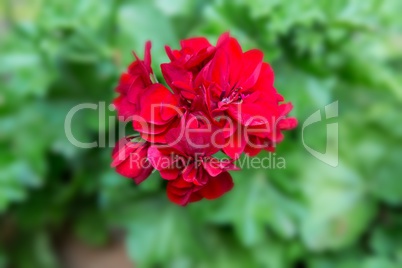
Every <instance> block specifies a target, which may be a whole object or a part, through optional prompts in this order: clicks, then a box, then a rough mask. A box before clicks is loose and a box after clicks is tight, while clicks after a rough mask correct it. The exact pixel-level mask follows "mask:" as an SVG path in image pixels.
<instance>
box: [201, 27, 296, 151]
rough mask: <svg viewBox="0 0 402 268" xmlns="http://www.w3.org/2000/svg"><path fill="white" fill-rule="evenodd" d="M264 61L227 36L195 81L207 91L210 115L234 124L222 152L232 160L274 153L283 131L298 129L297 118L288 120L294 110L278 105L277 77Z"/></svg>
mask: <svg viewBox="0 0 402 268" xmlns="http://www.w3.org/2000/svg"><path fill="white" fill-rule="evenodd" d="M262 60H263V53H262V52H261V51H260V50H257V49H252V50H249V51H247V52H243V51H242V49H241V47H240V45H239V43H238V42H237V40H236V39H234V38H232V37H229V35H225V34H224V35H223V36H221V38H220V45H219V47H218V48H217V51H216V53H215V55H214V57H213V59H212V60H211V62H210V63H209V64H208V65H206V67H205V68H204V69H203V70H202V73H201V74H200V75H199V77H198V78H197V81H196V85H195V86H196V87H201V88H205V92H206V98H205V101H206V103H207V106H208V109H209V112H210V114H211V115H212V116H213V117H219V116H227V117H229V118H231V119H232V120H233V122H234V123H235V124H234V128H235V129H236V131H233V130H232V131H231V132H228V134H229V135H228V136H227V137H226V138H227V144H228V145H227V146H226V147H225V148H224V149H223V150H224V152H225V153H227V154H228V155H229V156H230V157H232V158H237V157H239V156H240V154H241V153H242V152H243V151H246V152H247V153H250V154H253V155H254V154H256V153H258V152H259V151H260V150H261V149H262V148H264V149H267V150H272V149H273V148H274V147H273V146H274V145H275V144H276V143H278V142H280V141H281V140H282V139H283V137H282V133H281V130H284V129H291V128H294V127H295V126H296V125H297V121H296V119H295V118H286V115H287V113H288V112H289V111H290V110H291V107H292V106H291V104H279V103H280V102H282V101H283V97H282V96H281V95H279V94H278V93H277V91H276V89H275V88H274V86H273V83H274V73H273V71H272V68H271V67H270V65H269V64H267V63H263V62H262ZM232 134H233V135H232ZM252 141H258V144H259V146H257V147H259V148H255V147H256V146H255V145H256V143H254V144H253V148H250V146H247V145H250V143H251V142H252ZM256 149H257V150H256Z"/></svg>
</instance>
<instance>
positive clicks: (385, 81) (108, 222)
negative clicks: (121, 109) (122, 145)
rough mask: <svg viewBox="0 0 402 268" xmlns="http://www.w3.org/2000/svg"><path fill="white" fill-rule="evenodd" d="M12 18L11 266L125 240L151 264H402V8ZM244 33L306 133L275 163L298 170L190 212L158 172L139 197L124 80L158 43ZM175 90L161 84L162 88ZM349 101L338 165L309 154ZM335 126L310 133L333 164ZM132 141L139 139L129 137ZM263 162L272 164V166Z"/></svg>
mask: <svg viewBox="0 0 402 268" xmlns="http://www.w3.org/2000/svg"><path fill="white" fill-rule="evenodd" d="M3 2H4V4H3V5H2V6H0V11H1V13H2V14H4V16H3V17H0V34H1V42H0V52H1V53H0V88H1V90H0V151H1V154H0V213H1V217H0V243H1V246H0V267H7V266H13V267H21V268H24V267H58V266H60V264H59V263H58V261H57V257H56V256H57V250H56V248H55V247H54V246H53V240H54V239H55V238H57V237H58V236H59V235H60V234H66V233H67V234H69V233H73V234H74V235H75V236H77V237H79V238H80V239H81V240H83V241H85V242H86V243H87V244H90V245H92V246H102V245H104V244H105V243H107V241H108V239H109V237H110V234H111V233H113V232H114V231H115V230H116V229H117V230H123V231H124V234H125V239H126V248H127V251H128V254H129V256H130V258H131V259H132V260H133V262H134V263H135V265H136V267H155V265H159V266H160V267H279V268H281V267H284V268H285V267H313V268H332V267H334V268H335V267H337V268H338V267H340V268H349V267H350V268H355V267H363V268H378V267H381V268H388V267H389V268H394V267H395V268H396V267H401V266H402V244H401V241H402V238H401V230H402V217H401V215H400V212H401V206H402V183H401V182H400V175H401V174H402V170H401V165H400V161H401V158H402V153H401V152H402V150H401V142H402V124H401V123H402V122H401V119H400V114H401V113H402V105H401V102H402V87H401V85H402V79H401V76H400V72H401V70H402V65H401V64H400V63H401V62H402V61H401V60H402V52H401V50H400V47H401V45H402V32H401V30H402V17H401V16H400V14H399V13H400V10H401V8H402V5H401V3H402V2H401V1H398V0H388V1H381V0H367V1H360V0H355V1H348V0H340V1H315V0H301V1H277V0H275V1H265V0H250V1H241V0H234V1H229V0H219V1H201V0H196V1H183V0H174V1H170V0H154V1H145V0H143V1H112V0H108V1H102V4H100V2H99V1H97V0H85V1H81V0H73V1H56V0H50V1H41V0H34V1H10V0H8V1H3ZM224 31H230V32H231V34H232V35H233V36H235V37H236V38H238V39H239V40H240V43H241V44H242V45H243V46H244V48H246V49H249V48H253V47H258V48H260V49H262V50H263V51H264V53H265V59H266V60H267V61H269V62H270V63H271V64H272V66H273V68H274V70H275V74H276V82H275V85H276V87H277V89H278V90H279V92H281V93H282V94H283V95H284V96H285V99H287V100H289V101H291V102H292V103H293V104H294V106H295V107H294V110H293V112H292V113H293V115H294V116H296V117H297V118H298V119H299V122H300V126H299V128H298V129H297V130H296V131H294V132H292V133H288V135H287V137H286V141H285V142H284V143H283V144H281V146H280V148H278V150H277V152H276V153H275V155H271V157H272V156H273V158H274V159H277V160H278V159H279V158H281V157H282V158H283V159H285V164H286V165H285V167H284V168H279V167H278V166H277V165H275V164H273V165H272V166H271V168H270V169H253V168H244V169H243V170H242V171H241V172H233V175H234V180H235V188H234V189H233V191H231V192H230V193H229V194H227V195H226V196H225V197H223V198H221V199H219V200H216V201H212V202H208V201H204V202H200V203H196V204H192V205H190V206H189V207H186V208H179V207H176V206H175V205H172V204H170V203H169V202H168V201H167V198H166V196H165V193H164V191H163V189H164V187H165V186H164V184H163V183H161V182H160V181H161V180H160V179H158V178H157V176H159V175H158V174H157V173H154V174H152V176H151V177H150V178H149V179H148V180H147V181H145V182H144V183H143V184H141V185H139V186H136V185H134V184H133V182H131V181H130V180H128V179H124V178H121V177H120V176H118V175H117V174H115V172H114V171H113V170H111V168H110V167H109V164H110V157H109V155H110V151H111V150H110V148H91V149H80V148H77V147H75V146H74V145H72V144H71V143H70V141H69V140H68V139H67V137H66V134H65V132H64V120H65V118H66V115H67V113H68V111H69V110H70V109H72V108H73V107H74V106H75V105H77V104H80V103H93V104H99V102H106V106H105V108H106V111H105V112H104V114H103V116H104V117H105V119H106V120H102V118H100V117H99V114H98V113H99V111H98V110H96V109H95V110H93V109H83V110H81V111H79V112H78V113H77V115H75V117H74V118H73V122H72V134H73V135H74V137H75V138H76V139H77V140H79V141H82V142H92V141H96V140H97V139H98V137H99V136H100V137H105V138H106V145H107V146H108V147H111V146H112V145H113V142H112V143H111V144H109V138H110V139H111V140H113V136H112V134H111V133H114V132H115V130H116V129H117V124H116V120H115V118H114V117H111V119H110V120H109V116H113V115H114V113H113V111H110V110H109V109H107V108H108V106H107V105H108V104H109V103H110V102H111V100H112V98H113V88H114V86H115V85H116V81H117V79H118V77H119V74H120V73H121V71H123V70H124V69H125V68H126V66H127V65H128V64H129V62H131V61H132V60H133V56H132V54H131V52H132V51H133V50H134V51H136V52H137V53H138V54H139V55H142V53H143V45H144V43H145V41H146V40H151V41H152V42H153V52H152V55H153V66H154V69H155V70H157V71H156V74H157V76H158V78H159V79H160V78H161V73H160V71H159V68H157V67H158V65H159V64H160V63H163V62H166V61H167V57H166V55H165V53H164V51H163V46H164V45H165V44H168V45H171V46H173V47H177V46H178V41H179V40H180V39H182V38H186V37H189V36H195V35H202V36H206V37H209V38H210V39H211V40H212V41H215V40H216V39H217V37H218V36H219V35H220V34H221V33H222V32H224ZM160 80H161V79H160ZM333 101H339V113H340V116H339V117H338V118H335V119H331V120H332V121H328V122H329V123H334V122H336V123H338V125H339V166H338V167H336V168H333V167H330V166H328V165H326V164H325V163H322V162H320V161H319V160H318V159H316V158H314V157H312V156H311V155H310V154H309V153H308V152H307V151H306V150H305V148H304V147H303V145H302V135H301V134H302V133H301V132H302V125H303V122H304V121H305V120H306V119H307V117H308V116H310V115H311V114H312V113H314V112H315V111H317V110H319V109H321V111H323V110H324V106H325V105H327V104H329V103H331V102H333ZM326 124H327V122H326V121H323V122H320V123H317V124H315V125H312V126H309V127H307V128H306V129H305V132H304V135H305V137H306V138H305V142H306V144H308V146H310V147H312V148H314V149H316V150H318V151H320V152H325V145H326V137H327V133H326ZM127 129H129V126H127ZM267 156H269V154H267V153H265V154H262V155H261V156H260V157H261V158H262V157H267Z"/></svg>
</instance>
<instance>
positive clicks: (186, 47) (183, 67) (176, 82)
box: [161, 37, 216, 100]
mask: <svg viewBox="0 0 402 268" xmlns="http://www.w3.org/2000/svg"><path fill="white" fill-rule="evenodd" d="M180 45H181V49H180V50H172V49H171V48H170V47H168V46H166V53H167V55H168V56H169V58H170V60H171V62H170V63H164V64H161V69H162V73H163V76H164V78H165V80H166V82H167V84H168V85H169V86H170V87H171V88H172V90H173V91H174V92H175V93H177V94H181V95H182V96H183V97H185V98H186V99H191V100H192V99H193V98H194V97H195V96H196V93H195V92H194V87H193V81H194V80H195V77H196V76H197V75H198V73H199V71H201V70H202V68H203V67H204V66H205V65H206V64H207V63H208V62H209V61H210V60H211V58H212V57H213V55H214V53H215V50H216V49H215V47H214V46H212V45H211V44H210V43H209V41H208V40H207V39H206V38H204V37H195V38H190V39H186V40H182V41H181V42H180Z"/></svg>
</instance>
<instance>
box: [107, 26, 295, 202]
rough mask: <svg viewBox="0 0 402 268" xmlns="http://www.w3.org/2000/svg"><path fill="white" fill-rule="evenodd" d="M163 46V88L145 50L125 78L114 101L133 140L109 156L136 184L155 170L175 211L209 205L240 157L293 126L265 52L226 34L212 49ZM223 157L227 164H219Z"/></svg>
mask: <svg viewBox="0 0 402 268" xmlns="http://www.w3.org/2000/svg"><path fill="white" fill-rule="evenodd" d="M180 44H181V49H180V50H172V49H171V48H170V47H166V52H167V55H168V57H169V58H170V62H169V63H164V64H162V65H161V69H162V73H163V77H164V79H165V80H166V83H167V85H168V86H169V88H170V89H169V88H168V87H166V86H165V85H163V84H161V83H158V82H157V81H156V78H155V76H154V73H153V71H152V68H151V54H150V49H151V44H150V43H149V42H148V43H147V44H146V46H145V55H144V59H143V60H141V59H139V58H138V56H137V55H136V54H134V56H135V58H136V59H135V61H134V62H133V63H132V64H131V65H130V66H129V67H128V70H127V72H126V73H123V74H122V76H121V78H120V81H119V84H118V86H117V88H116V91H117V92H118V94H119V96H118V97H117V98H116V99H115V100H114V105H115V107H116V109H117V112H118V115H119V118H120V119H121V120H123V121H127V120H130V121H132V123H133V128H134V130H136V131H137V132H138V133H139V134H138V135H137V136H129V137H125V138H123V139H122V140H121V141H120V142H119V143H118V144H117V145H116V148H115V150H114V151H113V163H112V166H113V167H115V168H116V171H117V172H118V173H120V174H121V175H123V176H126V177H129V178H132V179H133V180H134V181H135V182H136V183H141V182H142V181H144V180H145V179H146V178H147V177H148V176H149V175H150V174H151V172H152V171H153V170H158V171H159V172H160V175H161V177H162V178H163V179H165V180H167V181H168V183H167V195H168V197H169V199H170V200H171V201H172V202H174V203H177V204H179V205H186V204H188V203H189V202H195V201H199V200H201V199H203V198H206V199H215V198H218V197H220V196H221V195H223V194H224V193H226V192H227V191H229V190H230V189H231V188H232V187H233V181H232V177H231V176H230V174H229V173H228V171H230V170H237V169H238V168H237V167H236V166H235V165H234V164H233V162H234V161H235V160H236V159H237V158H238V157H240V155H241V154H242V153H243V152H244V153H246V154H248V155H249V156H255V155H257V154H258V153H259V152H260V151H261V150H268V151H274V150H275V146H276V144H277V143H278V142H281V141H282V140H283V134H282V131H283V130H289V129H292V128H294V127H295V126H296V125H297V121H296V119H295V118H289V117H287V114H288V113H289V112H290V110H291V109H292V105H291V104H290V103H283V101H284V99H283V97H282V96H281V95H280V94H278V93H277V91H276V89H275V88H274V73H273V71H272V68H271V66H270V65H269V64H268V63H265V62H263V53H262V52H261V51H260V50H257V49H252V50H249V51H246V52H243V51H242V48H241V46H240V45H239V43H238V42H237V40H236V39H235V38H233V37H230V36H229V34H227V33H225V34H223V35H222V36H220V38H219V40H218V42H217V44H216V46H213V45H211V44H210V43H209V42H208V40H207V39H205V38H203V37H197V38H190V39H186V40H182V41H181V43H180ZM219 151H222V152H224V153H225V154H226V155H227V156H228V158H227V159H223V160H222V159H217V158H215V157H214V155H215V154H216V153H217V152H219Z"/></svg>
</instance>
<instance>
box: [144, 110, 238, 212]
mask: <svg viewBox="0 0 402 268" xmlns="http://www.w3.org/2000/svg"><path fill="white" fill-rule="evenodd" d="M190 118H194V117H191V116H190ZM187 123H188V124H187V125H186V127H185V128H174V129H172V130H170V131H169V132H168V134H167V136H166V140H167V144H168V145H169V146H168V147H166V146H163V147H161V146H151V147H150V148H149V151H148V159H149V161H150V162H151V163H152V165H153V167H154V168H155V169H157V170H158V171H159V172H160V174H161V177H162V178H164V179H165V180H169V182H168V187H167V194H168V197H169V199H170V200H171V201H172V202H175V203H177V204H180V205H186V204H187V203H189V202H195V201H198V200H200V199H202V198H207V199H215V198H218V197H220V196H221V195H223V194H224V193H226V192H227V191H229V190H230V189H231V188H232V187H233V181H232V178H231V176H230V174H229V173H228V172H227V171H228V170H236V169H237V167H236V166H234V165H233V162H232V161H231V160H218V159H216V158H214V157H212V155H213V154H215V153H216V152H218V151H219V146H220V145H219V144H220V143H222V142H223V139H222V137H219V135H217V136H216V137H215V138H214V139H211V135H214V133H215V132H214V129H208V128H207V126H206V125H205V124H202V123H200V122H198V121H193V122H187ZM197 130H198V131H197Z"/></svg>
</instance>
